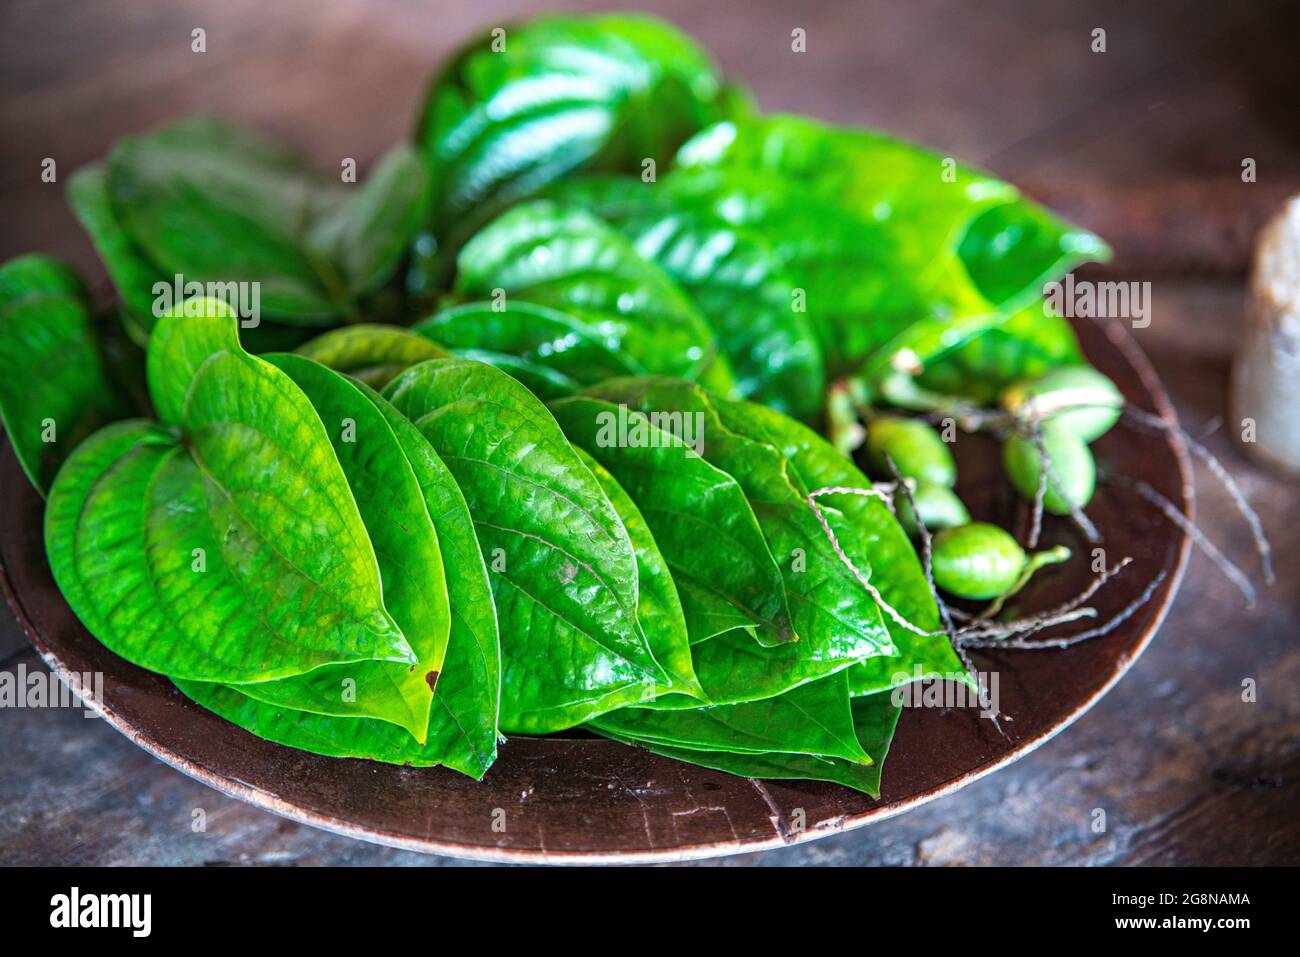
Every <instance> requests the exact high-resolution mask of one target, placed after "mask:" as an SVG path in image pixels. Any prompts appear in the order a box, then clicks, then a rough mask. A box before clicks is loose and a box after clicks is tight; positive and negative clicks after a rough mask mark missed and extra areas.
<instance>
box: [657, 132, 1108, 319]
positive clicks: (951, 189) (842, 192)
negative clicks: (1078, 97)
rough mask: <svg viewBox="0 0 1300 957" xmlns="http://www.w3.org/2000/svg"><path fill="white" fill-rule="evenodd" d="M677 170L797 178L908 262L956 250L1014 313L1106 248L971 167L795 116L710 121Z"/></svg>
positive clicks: (979, 282)
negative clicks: (865, 224)
mask: <svg viewBox="0 0 1300 957" xmlns="http://www.w3.org/2000/svg"><path fill="white" fill-rule="evenodd" d="M678 162H679V164H680V165H681V166H682V167H684V168H712V169H727V170H748V171H756V172H762V173H766V174H769V175H775V176H779V177H782V178H784V179H787V180H790V181H792V182H797V183H800V184H802V186H803V188H804V189H806V190H807V191H808V192H810V193H813V194H815V195H817V196H819V197H821V198H823V199H827V200H831V201H833V202H835V203H838V204H841V205H842V206H843V207H844V208H846V209H848V210H850V211H852V212H853V213H854V214H855V215H857V216H859V217H861V218H863V219H865V220H870V221H872V222H875V223H877V224H879V225H880V226H881V228H882V230H883V231H884V233H885V234H886V235H888V236H890V237H891V238H892V239H893V240H894V242H895V243H896V245H898V246H899V247H900V248H903V249H907V250H909V252H908V254H907V259H908V261H911V262H919V261H920V260H921V258H923V257H930V258H933V257H936V256H940V255H943V254H945V253H954V252H955V253H956V256H957V258H958V260H960V262H961V263H962V265H963V266H964V267H965V270H966V272H967V273H968V274H969V276H970V278H971V280H972V281H973V282H974V285H975V288H976V289H977V290H978V291H979V293H980V294H981V295H983V296H984V297H985V298H986V299H988V300H989V302H991V303H992V304H993V305H995V306H998V307H1001V308H1003V309H1004V310H1006V311H1014V310H1015V309H1018V308H1020V306H1022V305H1023V304H1024V302H1023V301H1020V302H1017V301H1016V300H1017V298H1018V297H1020V296H1023V295H1025V294H1026V293H1028V294H1029V295H1030V296H1032V295H1033V294H1034V293H1036V292H1037V291H1038V289H1039V288H1040V287H1041V284H1042V282H1043V281H1045V280H1046V279H1048V278H1051V277H1052V276H1059V275H1062V274H1064V273H1066V272H1069V271H1070V270H1071V269H1072V268H1074V267H1075V266H1076V265H1078V264H1079V263H1082V262H1085V261H1087V260H1089V259H1105V258H1108V257H1109V254H1110V252H1109V250H1108V249H1107V248H1106V245H1105V243H1103V242H1102V241H1101V240H1100V239H1098V238H1097V237H1096V236H1094V235H1092V234H1091V233H1089V232H1087V231H1085V230H1081V229H1078V228H1077V227H1073V226H1071V225H1069V224H1068V223H1065V222H1063V221H1061V220H1060V219H1058V218H1056V217H1055V216H1053V215H1052V214H1051V213H1050V212H1048V211H1047V210H1045V209H1043V208H1042V207H1041V206H1038V205H1037V204H1035V203H1031V202H1029V201H1027V200H1025V199H1024V198H1023V197H1022V196H1021V195H1020V193H1019V191H1018V190H1017V189H1016V188H1015V187H1014V186H1012V185H1011V184H1009V183H1006V182H1003V181H1001V180H999V179H997V178H996V177H993V176H991V175H989V174H987V173H984V172H982V171H980V170H977V169H973V168H971V167H969V166H966V165H964V164H960V163H957V162H956V161H955V160H953V159H952V158H951V157H945V156H941V155H939V154H938V153H934V152H932V151H930V150H926V149H922V148H921V147H918V146H916V145H914V144H912V143H906V142H903V141H902V140H898V139H895V138H893V137H891V136H888V135H886V134H884V133H880V132H876V131H872V130H857V129H847V128H842V127H834V126H828V125H826V124H823V123H819V122H817V121H816V120H810V119H807V118H804V117H799V116H789V115H771V116H764V117H757V116H754V117H745V118H741V119H737V120H735V121H734V122H725V123H720V124H718V125H717V126H714V127H711V128H710V129H708V130H705V131H703V132H702V133H700V134H699V135H698V136H696V137H695V138H693V139H692V140H691V141H690V142H688V143H687V144H685V145H684V146H683V147H682V149H681V150H680V152H679V154H678Z"/></svg>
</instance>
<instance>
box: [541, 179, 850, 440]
mask: <svg viewBox="0 0 1300 957" xmlns="http://www.w3.org/2000/svg"><path fill="white" fill-rule="evenodd" d="M675 181H676V180H675V179H674V178H673V177H668V178H667V179H665V180H663V181H655V182H650V183H644V182H642V181H641V180H640V179H637V178H633V177H588V178H585V179H580V180H572V181H567V182H562V183H560V184H557V186H556V187H555V188H554V189H553V190H552V191H551V192H550V194H549V195H551V196H553V197H555V198H556V199H558V200H559V201H561V202H564V203H566V204H569V205H572V206H576V207H579V208H581V209H586V210H590V211H591V212H593V213H595V214H596V215H597V216H599V217H600V218H601V219H603V220H605V221H606V222H608V223H610V224H611V225H613V226H615V227H616V228H617V229H619V230H620V231H621V232H622V233H623V234H624V235H625V236H626V237H627V238H628V239H630V240H631V241H632V243H633V244H634V245H635V247H636V250H637V252H638V253H640V254H641V255H642V256H644V257H645V258H646V259H649V260H651V261H652V262H654V263H656V264H657V265H659V266H661V267H662V268H663V269H664V270H665V271H666V272H667V273H668V274H669V275H670V276H672V277H673V278H674V279H675V280H677V282H678V283H679V284H680V285H681V286H682V288H683V289H684V290H685V291H686V292H687V293H688V294H689V295H690V296H691V298H692V299H693V300H694V301H695V304H696V305H697V306H698V307H699V309H700V311H701V312H702V313H703V314H704V316H705V317H706V318H707V319H708V321H709V323H710V325H712V327H713V329H714V332H715V333H716V334H717V336H718V341H719V343H720V345H721V347H722V350H723V352H724V353H725V354H726V356H727V358H728V360H729V361H730V363H731V366H732V368H733V370H734V371H735V375H736V393H737V394H738V395H739V396H741V397H742V398H749V399H753V400H754V401H756V402H762V403H764V404H765V405H770V406H772V407H773V408H776V409H780V410H781V411H783V412H787V413H789V414H792V415H794V416H796V417H798V418H802V419H812V418H815V417H816V416H817V415H818V414H820V412H821V405H822V394H823V392H824V391H825V380H824V377H823V360H822V354H821V349H820V347H819V346H818V342H817V337H816V330H815V325H814V320H812V319H811V318H810V317H809V316H808V315H807V314H806V312H805V309H806V303H805V302H804V301H803V300H802V299H801V291H800V289H799V288H798V287H797V285H796V284H795V283H794V282H793V281H792V280H791V279H790V277H789V276H787V275H786V274H785V272H784V271H783V269H782V267H781V265H780V262H779V258H778V252H777V250H775V249H773V248H772V246H771V244H770V243H769V242H767V241H766V240H765V239H764V238H763V237H762V235H761V234H760V233H758V232H757V231H754V230H750V229H746V228H744V227H740V226H735V225H732V224H730V223H728V222H726V221H725V220H724V219H722V218H721V217H719V216H718V215H716V213H715V212H714V211H713V210H711V209H710V208H709V207H708V205H707V204H701V203H698V202H689V201H688V198H687V197H685V196H678V195H677V193H676V191H675V190H674V189H673V183H674V182H675Z"/></svg>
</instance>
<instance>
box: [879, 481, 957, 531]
mask: <svg viewBox="0 0 1300 957" xmlns="http://www.w3.org/2000/svg"><path fill="white" fill-rule="evenodd" d="M912 503H915V504H916V511H917V512H919V513H920V515H921V521H922V522H924V523H925V527H926V528H927V529H928V530H929V531H932V532H933V531H937V530H939V529H941V528H955V527H956V526H958V525H965V524H967V523H968V522H969V521H970V512H968V511H966V506H965V505H963V504H962V501H961V499H959V498H958V497H957V493H956V492H954V491H953V490H952V489H950V488H948V487H947V486H946V485H937V484H935V483H934V482H917V483H916V487H915V488H913V489H912V500H911V502H909V501H908V499H907V496H906V495H903V494H901V493H900V494H899V495H897V496H896V497H895V499H894V508H895V509H896V514H897V515H898V521H899V523H900V524H901V525H902V526H903V529H904V530H905V531H906V532H907V534H909V535H912V536H915V535H917V534H919V533H920V531H921V530H920V528H918V527H917V524H916V516H915V514H914V513H913V511H912Z"/></svg>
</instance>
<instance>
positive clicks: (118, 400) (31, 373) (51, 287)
mask: <svg viewBox="0 0 1300 957" xmlns="http://www.w3.org/2000/svg"><path fill="white" fill-rule="evenodd" d="M127 414H129V405H128V403H127V402H126V400H125V399H124V398H123V396H122V395H121V393H120V392H119V390H118V388H117V387H116V385H115V384H114V383H113V382H112V381H111V380H110V378H109V375H108V369H107V367H106V365H105V362H104V357H103V354H102V352H101V350H100V346H99V343H98V341H97V339H96V336H95V330H94V327H93V324H92V320H91V314H90V305H89V302H88V300H87V297H86V293H85V289H84V288H83V287H82V285H81V280H80V279H78V278H77V276H76V274H75V273H73V272H72V271H71V270H70V269H68V267H67V266H65V265H63V263H61V262H59V261H58V260H56V259H53V258H51V257H48V256H40V255H30V256H22V257H19V258H18V259H11V260H9V261H8V262H7V263H5V264H4V266H2V267H0V418H3V422H4V430H5V433H6V434H7V435H8V436H9V442H10V444H11V445H12V446H13V448H14V453H15V455H16V456H17V457H18V463H19V464H20V465H21V466H22V467H23V471H24V472H25V473H26V474H27V477H28V479H30V480H31V483H32V484H33V485H34V486H36V489H37V491H39V492H40V493H41V494H42V495H44V494H46V492H47V491H48V489H49V487H50V483H51V482H52V481H53V479H54V475H55V473H56V472H57V471H58V469H59V466H60V465H61V464H62V462H63V460H64V459H65V458H67V456H68V455H69V454H70V453H71V452H72V450H73V449H74V448H76V446H77V444H78V443H79V442H80V441H81V440H82V439H84V438H85V437H86V436H88V435H89V434H90V433H91V432H93V431H94V430H95V429H96V428H98V427H99V426H101V425H103V424H104V423H106V422H111V421H113V420H114V419H118V418H123V417H125V416H126V415H127Z"/></svg>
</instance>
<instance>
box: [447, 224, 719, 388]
mask: <svg viewBox="0 0 1300 957" xmlns="http://www.w3.org/2000/svg"><path fill="white" fill-rule="evenodd" d="M454 292H455V294H456V295H457V296H458V297H460V298H461V299H474V300H478V299H490V298H492V297H493V296H497V295H502V294H504V295H505V296H506V298H507V301H511V300H520V301H525V302H533V303H539V304H541V305H543V306H550V307H551V308H553V309H558V310H560V311H561V312H564V313H567V314H568V315H569V316H571V317H572V318H574V319H576V320H578V321H579V322H581V323H582V324H583V325H584V326H585V327H587V328H589V329H590V331H591V333H592V334H593V335H594V336H597V337H599V338H600V339H602V340H603V341H605V342H606V343H608V344H609V345H610V346H611V347H612V348H614V349H617V350H618V351H620V352H622V353H624V354H625V355H626V356H627V357H628V359H629V360H630V361H633V362H635V363H637V364H638V365H639V366H640V367H641V368H642V369H645V370H646V371H648V372H655V373H662V374H665V375H673V376H679V377H682V378H689V379H696V378H698V379H700V381H702V382H704V383H705V384H707V385H708V386H709V387H710V388H713V389H715V390H716V391H720V392H726V391H728V390H729V389H730V388H731V386H732V378H731V372H730V369H729V368H728V366H727V362H726V359H725V358H724V357H723V356H721V354H720V353H719V352H718V345H717V341H716V340H715V338H714V335H713V331H712V329H710V328H709V324H708V322H707V321H706V320H705V319H704V317H703V316H702V315H701V314H700V312H699V310H698V309H696V307H695V305H694V304H693V303H692V302H691V300H690V299H689V297H687V295H686V294H685V293H684V292H683V291H682V290H681V288H680V287H679V286H678V285H677V284H676V283H675V282H673V280H672V279H671V278H670V277H669V276H668V275H667V274H666V273H665V272H664V271H663V270H662V269H660V268H659V267H658V266H656V265H655V264H654V263H651V262H649V261H648V260H646V259H643V258H642V257H641V256H640V255H639V254H638V253H637V251H636V250H635V249H634V248H633V247H632V244H631V243H629V242H628V241H627V240H626V239H624V238H623V237H622V236H621V235H620V234H619V233H617V232H616V231H615V230H614V229H613V228H612V227H610V226H608V225H606V224H605V223H602V222H601V221H600V220H598V219H596V218H595V217H593V216H592V215H590V214H589V213H586V212H584V211H582V210H580V209H573V208H568V207H562V206H557V205H556V204H555V203H551V202H546V201H542V200H538V201H535V202H531V203H526V204H523V205H520V206H517V207H515V208H514V209H512V210H510V211H509V212H507V213H505V214H503V215H502V216H500V217H498V218H497V219H496V220H494V221H493V222H492V223H490V224H489V225H488V226H487V227H485V228H484V229H483V230H482V231H481V232H479V233H477V234H476V235H475V236H474V238H473V239H471V240H470V241H469V242H468V243H467V244H466V245H465V247H464V248H463V249H462V250H461V253H460V256H459V257H458V259H457V275H456V284H455V287H454Z"/></svg>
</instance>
